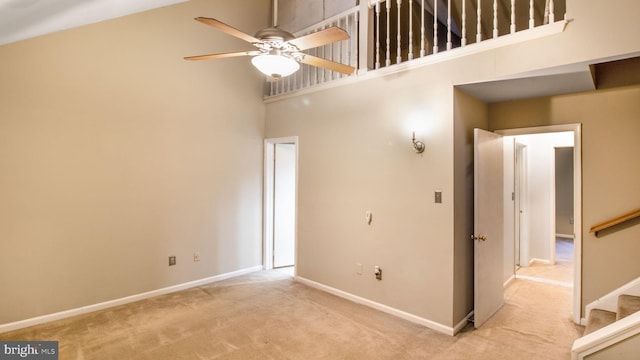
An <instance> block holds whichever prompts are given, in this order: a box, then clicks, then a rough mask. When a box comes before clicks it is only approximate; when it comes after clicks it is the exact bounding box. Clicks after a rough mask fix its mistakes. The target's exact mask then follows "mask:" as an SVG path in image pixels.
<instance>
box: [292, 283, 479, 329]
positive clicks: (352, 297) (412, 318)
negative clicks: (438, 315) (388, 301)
mask: <svg viewBox="0 0 640 360" xmlns="http://www.w3.org/2000/svg"><path fill="white" fill-rule="evenodd" d="M295 281H298V282H300V283H302V284H305V285H308V286H311V287H313V288H316V289H318V290H322V291H324V292H328V293H330V294H333V295H336V296H339V297H341V298H344V299H347V300H350V301H353V302H355V303H358V304H362V305H365V306H368V307H371V308H374V309H376V310H379V311H382V312H384V313H387V314H390V315H393V316H397V317H399V318H401V319H404V320H407V321H411V322H412V323H415V324H419V325H422V326H425V327H428V328H429V329H432V330H435V331H437V332H440V333H443V334H446V335H450V336H453V335H455V334H456V333H457V332H458V331H460V330H461V329H462V328H463V327H464V326H465V325H466V324H467V321H468V319H469V318H470V317H471V316H472V315H473V311H472V312H471V313H469V315H467V316H466V317H465V318H464V319H462V321H460V322H459V323H458V324H456V326H455V327H450V326H446V325H442V324H440V323H437V322H435V321H431V320H428V319H425V318H422V317H419V316H416V315H413V314H410V313H408V312H404V311H402V310H398V309H396V308H392V307H390V306H387V305H384V304H380V303H378V302H375V301H372V300H369V299H365V298H363V297H360V296H357V295H353V294H351V293H348V292H346V291H342V290H338V289H336V288H333V287H331V286H327V285H324V284H320V283H318V282H315V281H312V280H309V279H305V278H303V277H301V276H296V277H295Z"/></svg>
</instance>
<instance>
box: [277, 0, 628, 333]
mask: <svg viewBox="0 0 640 360" xmlns="http://www.w3.org/2000/svg"><path fill="white" fill-rule="evenodd" d="M623 3H624V4H622V3H621V4H619V5H620V6H622V8H624V9H626V10H627V11H625V12H622V13H621V12H618V11H616V12H615V16H611V17H607V16H602V14H603V13H611V8H610V6H608V5H606V4H603V3H601V2H598V1H595V0H589V1H572V2H571V4H570V5H571V6H568V7H569V12H570V16H571V17H575V21H574V22H572V23H570V24H569V25H568V27H567V29H566V31H565V32H564V33H562V34H556V35H552V36H548V37H542V38H540V39H536V40H531V41H527V42H524V43H518V44H514V45H509V46H503V47H498V48H495V49H489V50H486V51H483V52H479V53H475V54H471V55H467V56H462V55H461V56H459V57H454V58H450V59H443V57H440V59H442V61H441V62H438V61H434V62H433V63H430V64H428V65H425V66H423V67H419V68H416V69H412V70H407V71H401V72H397V73H392V74H388V75H385V76H375V75H371V73H370V74H369V75H364V76H362V75H359V81H357V82H349V81H346V82H345V85H344V86H340V87H335V88H331V89H328V90H322V91H317V92H312V93H308V94H304V95H300V96H295V97H285V98H281V99H275V100H274V101H272V102H270V103H268V104H267V120H266V134H267V137H281V136H299V137H300V148H299V151H300V153H299V155H300V158H299V161H300V168H299V184H300V187H299V213H298V219H299V223H298V244H299V248H298V264H299V266H298V274H299V275H300V276H303V277H305V278H308V279H310V280H313V281H317V282H320V283H322V284H325V285H328V286H332V287H335V288H338V289H340V290H342V291H346V292H348V293H352V294H355V295H358V296H362V297H365V298H367V299H370V300H373V301H376V302H380V303H382V304H385V305H388V306H391V307H395V308H397V309H400V310H403V311H406V312H409V313H412V314H415V315H418V316H420V317H424V318H426V319H428V320H431V321H434V322H437V323H440V324H443V325H445V326H455V324H457V323H458V322H459V321H461V320H462V319H463V317H464V316H465V315H466V313H465V312H466V311H467V310H468V309H470V308H472V306H473V304H472V303H471V299H472V297H471V294H472V289H471V288H470V286H471V285H470V284H472V277H471V274H472V272H471V270H470V268H469V267H470V266H471V263H470V261H469V258H470V253H469V251H470V247H467V246H469V245H465V244H464V241H466V240H467V239H468V236H469V234H467V232H468V227H469V226H470V225H469V224H471V223H472V219H471V218H470V216H471V213H470V210H469V209H465V206H469V199H471V196H472V195H471V194H470V189H469V187H468V184H467V181H468V179H467V178H466V177H465V178H462V179H461V178H458V176H460V174H463V173H464V174H466V171H468V168H466V169H465V167H468V166H469V163H468V161H469V154H468V153H466V151H467V150H465V146H467V142H466V140H463V139H466V138H467V136H469V135H468V133H467V132H468V130H469V128H470V127H471V126H475V125H472V124H475V123H476V122H479V123H482V122H483V121H484V120H483V115H482V113H480V114H476V113H475V112H476V111H482V108H483V106H482V105H481V104H478V102H477V101H471V100H468V99H466V100H465V99H463V100H458V99H459V98H460V97H456V100H455V101H454V86H455V85H457V84H465V83H472V82H480V81H488V80H495V79H497V78H500V77H519V76H520V75H519V74H524V73H527V72H530V71H537V70H544V69H545V68H548V67H555V66H563V65H568V64H574V63H581V62H587V63H588V62H590V61H594V59H602V58H608V57H611V56H619V55H621V54H629V53H634V52H639V51H640V47H639V46H638V43H637V41H635V40H636V39H635V35H632V34H637V33H638V32H640V25H639V23H638V22H637V21H635V19H634V16H633V15H631V13H632V12H633V11H632V10H633V9H637V10H640V4H638V3H637V2H635V1H631V0H626V1H623ZM603 29H606V30H608V32H607V33H603V32H602V30H603ZM593 44H598V46H594V45H593ZM452 54H453V53H452ZM458 54H459V53H458ZM456 101H459V103H456ZM454 103H455V106H454ZM458 105H459V106H458ZM469 114H472V116H473V119H472V120H469V122H468V123H467V119H466V118H463V117H462V116H465V117H466V116H468V115H469ZM539 119H540V118H539ZM412 130H416V132H417V134H418V137H422V138H423V139H424V140H425V142H426V144H427V148H426V151H425V153H424V154H423V155H415V154H413V153H412V152H411V149H410V147H409V139H410V136H411V131H412ZM461 136H462V137H463V138H462V139H459V138H458V137H461ZM454 138H455V141H454ZM454 159H455V160H454ZM460 162H461V163H460ZM454 174H455V175H454ZM465 176H466V175H465ZM435 190H442V191H443V204H434V201H433V192H434V191H435ZM459 197H460V198H459ZM368 209H369V210H372V211H373V218H374V221H373V223H372V225H371V226H367V225H366V223H365V222H364V213H365V211H366V210H368ZM459 216H463V217H464V218H459ZM596 261H597V260H596ZM356 262H359V263H362V264H364V266H365V274H364V275H363V276H358V275H356V271H355V265H354V264H355V263H356ZM373 265H380V266H381V267H382V269H383V274H384V277H383V280H382V281H381V282H377V281H376V280H375V279H374V277H373V274H372V267H373ZM589 276H590V274H589ZM454 297H455V300H454Z"/></svg>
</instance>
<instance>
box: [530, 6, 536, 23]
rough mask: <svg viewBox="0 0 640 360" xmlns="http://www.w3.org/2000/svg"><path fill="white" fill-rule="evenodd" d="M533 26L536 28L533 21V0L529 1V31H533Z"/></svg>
mask: <svg viewBox="0 0 640 360" xmlns="http://www.w3.org/2000/svg"><path fill="white" fill-rule="evenodd" d="M535 26H536V21H535V12H534V7H533V0H529V29H533V28H534V27H535Z"/></svg>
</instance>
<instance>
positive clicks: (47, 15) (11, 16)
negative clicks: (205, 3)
mask: <svg viewBox="0 0 640 360" xmlns="http://www.w3.org/2000/svg"><path fill="white" fill-rule="evenodd" d="M185 1H187V0H0V45H4V44H9V43H12V42H16V41H20V40H25V39H29V38H33V37H36V36H40V35H44V34H49V33H53V32H56V31H60V30H65V29H70V28H73V27H77V26H82V25H87V24H92V23H96V22H100V21H103V20H108V19H112V18H117V17H120V16H125V15H129V14H134V13H138V12H142V11H146V10H151V9H155V8H159V7H163V6H167V5H172V4H176V3H180V2H185Z"/></svg>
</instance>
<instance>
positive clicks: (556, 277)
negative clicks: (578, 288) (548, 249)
mask: <svg viewBox="0 0 640 360" xmlns="http://www.w3.org/2000/svg"><path fill="white" fill-rule="evenodd" d="M573 268H574V262H573V240H567V239H556V263H555V264H553V265H548V264H541V263H533V264H531V265H530V266H526V267H520V268H518V271H517V272H516V273H517V275H520V276H528V277H532V278H538V279H541V280H551V281H558V282H562V283H565V284H567V285H571V286H573V285H572V284H573V278H574V276H573V274H574V272H573Z"/></svg>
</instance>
